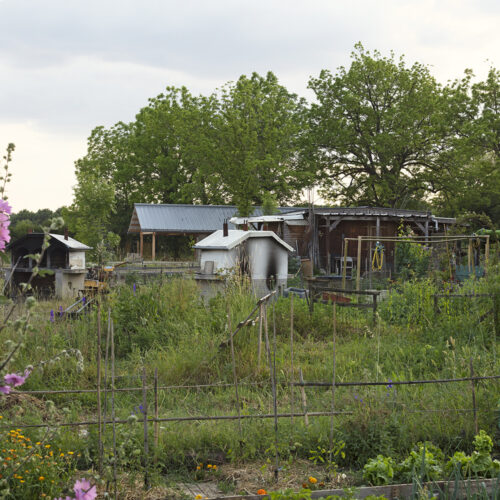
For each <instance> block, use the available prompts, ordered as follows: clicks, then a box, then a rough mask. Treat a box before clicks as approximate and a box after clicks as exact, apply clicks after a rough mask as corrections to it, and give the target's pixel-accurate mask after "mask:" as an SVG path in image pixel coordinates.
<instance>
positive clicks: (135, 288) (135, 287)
mask: <svg viewBox="0 0 500 500" xmlns="http://www.w3.org/2000/svg"><path fill="white" fill-rule="evenodd" d="M133 288H134V295H135V292H136V290H137V286H136V284H135V283H134V287H133Z"/></svg>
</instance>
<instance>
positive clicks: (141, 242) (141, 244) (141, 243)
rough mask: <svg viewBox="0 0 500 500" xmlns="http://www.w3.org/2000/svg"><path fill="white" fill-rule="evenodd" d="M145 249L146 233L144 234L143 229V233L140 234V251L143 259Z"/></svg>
mask: <svg viewBox="0 0 500 500" xmlns="http://www.w3.org/2000/svg"><path fill="white" fill-rule="evenodd" d="M143 250H144V235H143V234H142V231H141V235H140V243H139V253H140V255H141V259H142V252H143Z"/></svg>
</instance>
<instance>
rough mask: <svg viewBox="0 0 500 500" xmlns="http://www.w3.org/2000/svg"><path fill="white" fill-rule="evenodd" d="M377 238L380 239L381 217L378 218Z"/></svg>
mask: <svg viewBox="0 0 500 500" xmlns="http://www.w3.org/2000/svg"><path fill="white" fill-rule="evenodd" d="M375 236H376V237H377V238H380V217H377V221H376V226H375Z"/></svg>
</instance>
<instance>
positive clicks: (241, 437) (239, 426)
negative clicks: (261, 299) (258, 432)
mask: <svg viewBox="0 0 500 500" xmlns="http://www.w3.org/2000/svg"><path fill="white" fill-rule="evenodd" d="M227 323H228V329H229V331H231V312H230V310H229V309H228V311H227ZM229 341H230V344H231V361H232V365H233V381H234V394H235V397H236V407H237V410H238V416H239V417H241V407H240V396H239V394H238V377H237V376H236V356H235V355H234V342H233V336H232V335H230V337H229ZM238 429H239V431H240V442H243V428H242V426H241V419H238Z"/></svg>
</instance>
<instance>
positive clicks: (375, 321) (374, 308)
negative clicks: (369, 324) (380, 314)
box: [372, 294, 377, 325]
mask: <svg viewBox="0 0 500 500" xmlns="http://www.w3.org/2000/svg"><path fill="white" fill-rule="evenodd" d="M372 297H373V306H372V308H373V324H374V325H375V324H376V323H377V295H376V294H373V295H372Z"/></svg>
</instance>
